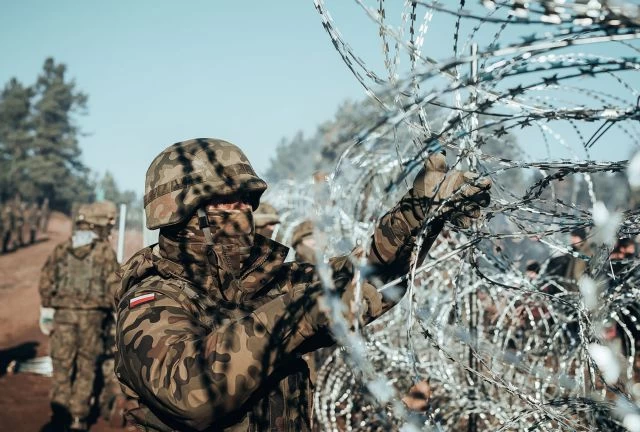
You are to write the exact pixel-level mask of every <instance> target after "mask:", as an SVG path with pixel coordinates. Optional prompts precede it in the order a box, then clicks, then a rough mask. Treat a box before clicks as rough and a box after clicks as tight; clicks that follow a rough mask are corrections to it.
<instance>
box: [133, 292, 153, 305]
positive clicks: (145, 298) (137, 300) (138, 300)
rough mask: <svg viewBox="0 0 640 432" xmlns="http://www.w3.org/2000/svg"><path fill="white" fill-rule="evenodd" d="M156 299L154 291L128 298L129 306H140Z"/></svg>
mask: <svg viewBox="0 0 640 432" xmlns="http://www.w3.org/2000/svg"><path fill="white" fill-rule="evenodd" d="M155 299H156V293H149V294H142V295H140V296H138V297H134V298H132V299H131V300H129V308H134V307H136V306H140V305H141V304H145V303H148V302H150V301H153V300H155Z"/></svg>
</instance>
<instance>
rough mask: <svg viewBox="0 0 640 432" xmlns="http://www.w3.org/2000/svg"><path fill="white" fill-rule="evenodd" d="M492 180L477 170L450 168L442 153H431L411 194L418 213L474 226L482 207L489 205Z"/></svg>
mask: <svg viewBox="0 0 640 432" xmlns="http://www.w3.org/2000/svg"><path fill="white" fill-rule="evenodd" d="M489 189H491V180H490V179H489V178H480V177H479V175H478V174H475V173H472V172H469V171H466V172H463V171H457V170H449V167H448V166H447V161H446V158H445V156H444V155H443V154H441V153H436V154H432V155H431V156H430V157H429V158H428V159H427V160H426V161H425V166H424V168H423V169H422V170H421V171H420V172H419V173H418V175H417V176H416V178H415V180H414V181H413V189H412V193H411V195H412V198H413V208H414V211H415V212H416V214H417V215H418V216H419V217H420V218H422V219H424V218H425V217H426V216H427V215H428V214H430V213H431V212H434V211H435V212H437V213H436V216H438V217H446V218H447V219H449V220H450V221H451V222H452V223H453V224H454V225H456V226H458V227H461V228H468V227H469V226H471V222H472V220H473V219H476V218H478V217H479V216H480V208H481V207H487V206H488V205H489V201H490V197H489Z"/></svg>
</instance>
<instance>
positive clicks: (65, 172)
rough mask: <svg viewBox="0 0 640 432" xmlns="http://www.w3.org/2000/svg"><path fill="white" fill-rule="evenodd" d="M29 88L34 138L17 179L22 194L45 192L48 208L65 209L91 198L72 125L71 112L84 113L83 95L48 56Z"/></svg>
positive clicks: (76, 131)
mask: <svg viewBox="0 0 640 432" xmlns="http://www.w3.org/2000/svg"><path fill="white" fill-rule="evenodd" d="M34 89H35V94H36V102H35V104H34V107H33V114H32V125H33V142H32V146H31V149H30V151H29V155H28V156H29V157H28V159H25V160H24V163H22V164H20V166H19V169H20V177H19V178H18V179H16V180H17V182H18V184H19V188H20V189H21V190H23V191H24V192H25V193H24V195H27V194H29V195H32V194H39V195H41V196H47V197H49V199H50V201H51V207H52V208H58V209H61V210H66V211H68V210H69V208H70V205H71V203H72V202H73V201H75V200H77V201H87V200H89V199H90V198H91V196H92V186H91V184H90V181H89V177H88V175H89V170H88V168H87V167H86V166H85V165H84V164H83V163H82V161H81V160H80V155H81V150H80V147H79V145H78V136H79V135H80V131H79V129H78V127H77V126H76V124H75V116H76V115H78V114H84V113H85V112H86V107H87V95H86V94H84V93H82V92H80V91H78V90H77V89H76V84H75V82H74V81H73V80H71V81H70V80H68V78H67V77H66V66H65V65H64V64H56V63H55V61H54V60H53V59H52V58H48V59H47V60H46V61H45V63H44V66H43V70H42V72H41V74H40V76H39V77H38V80H37V82H36V84H35V86H34Z"/></svg>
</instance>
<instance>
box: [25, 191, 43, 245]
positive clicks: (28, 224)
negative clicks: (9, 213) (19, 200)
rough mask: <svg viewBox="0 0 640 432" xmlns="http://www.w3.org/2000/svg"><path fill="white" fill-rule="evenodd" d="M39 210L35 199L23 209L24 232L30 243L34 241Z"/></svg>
mask: <svg viewBox="0 0 640 432" xmlns="http://www.w3.org/2000/svg"><path fill="white" fill-rule="evenodd" d="M39 212H40V210H39V208H38V204H37V203H36V202H35V201H34V202H32V203H31V204H29V205H28V206H27V207H26V210H25V218H24V220H25V234H26V235H27V236H28V237H27V238H28V242H29V244H30V245H31V244H34V243H35V242H36V237H37V234H38V219H39Z"/></svg>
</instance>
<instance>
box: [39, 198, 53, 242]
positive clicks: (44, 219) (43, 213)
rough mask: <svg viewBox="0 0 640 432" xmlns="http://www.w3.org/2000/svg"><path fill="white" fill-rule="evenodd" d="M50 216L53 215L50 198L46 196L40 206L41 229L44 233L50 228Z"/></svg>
mask: <svg viewBox="0 0 640 432" xmlns="http://www.w3.org/2000/svg"><path fill="white" fill-rule="evenodd" d="M50 216H51V211H50V209H49V198H45V199H44V201H42V205H41V206H40V223H39V230H40V232H41V233H43V234H46V232H47V230H48V228H49V217H50Z"/></svg>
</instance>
